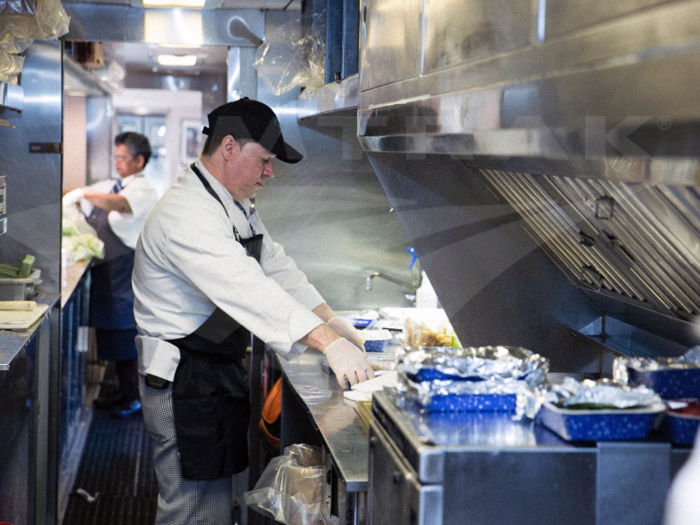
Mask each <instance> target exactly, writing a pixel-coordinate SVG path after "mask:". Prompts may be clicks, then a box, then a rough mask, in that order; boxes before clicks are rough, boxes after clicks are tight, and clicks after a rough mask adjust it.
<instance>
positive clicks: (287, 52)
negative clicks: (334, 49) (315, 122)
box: [253, 12, 326, 98]
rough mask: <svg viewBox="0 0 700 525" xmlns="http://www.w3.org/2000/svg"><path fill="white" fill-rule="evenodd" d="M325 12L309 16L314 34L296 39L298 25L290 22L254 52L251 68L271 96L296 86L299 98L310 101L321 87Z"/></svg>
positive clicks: (323, 71) (297, 22) (323, 65)
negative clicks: (262, 81) (263, 80)
mask: <svg viewBox="0 0 700 525" xmlns="http://www.w3.org/2000/svg"><path fill="white" fill-rule="evenodd" d="M325 19H326V17H325V12H324V13H318V14H315V15H314V16H313V27H314V29H315V31H313V32H310V33H309V34H308V35H306V36H303V37H301V38H300V37H299V28H300V27H301V21H300V19H299V18H296V19H294V20H290V21H289V22H287V23H285V24H282V25H281V26H280V27H279V28H277V29H276V30H275V31H274V32H273V33H272V34H271V35H270V36H268V37H267V39H266V40H265V43H264V44H263V45H261V46H260V48H258V51H257V53H256V55H255V62H253V67H255V69H256V70H257V71H258V73H260V75H261V76H262V77H263V78H264V79H265V81H266V82H267V83H268V85H269V86H270V89H271V91H272V92H273V93H274V94H275V95H281V94H282V93H286V92H287V91H289V90H291V89H293V88H295V87H297V86H299V87H303V88H306V89H305V90H304V91H303V92H302V94H301V97H302V98H310V97H311V96H312V95H313V93H314V92H315V91H316V90H318V89H319V88H321V87H323V85H324V84H325V74H326V73H325V72H326V43H325Z"/></svg>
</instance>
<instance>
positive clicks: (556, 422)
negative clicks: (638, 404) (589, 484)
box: [535, 403, 666, 441]
mask: <svg viewBox="0 0 700 525" xmlns="http://www.w3.org/2000/svg"><path fill="white" fill-rule="evenodd" d="M665 410H666V407H665V405H663V404H661V403H657V404H655V405H652V406H650V407H647V408H637V409H625V410H619V409H618V410H571V409H564V408H559V407H557V406H555V405H552V404H551V403H544V404H543V405H542V408H540V410H539V412H538V413H537V416H535V419H537V420H538V421H539V422H540V423H542V424H543V425H544V426H546V427H547V428H548V429H550V430H551V431H553V432H554V433H555V434H557V435H558V436H560V437H561V438H562V439H565V440H566V441H620V440H626V439H644V438H645V437H647V435H648V434H649V432H650V431H651V429H652V427H653V426H654V421H655V420H656V418H657V417H659V416H660V414H663V413H664V411H665Z"/></svg>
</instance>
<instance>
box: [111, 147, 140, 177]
mask: <svg viewBox="0 0 700 525" xmlns="http://www.w3.org/2000/svg"><path fill="white" fill-rule="evenodd" d="M114 167H115V169H116V170H117V173H118V174H119V176H120V177H122V178H123V177H128V176H129V175H133V174H134V173H138V172H139V171H141V170H142V169H143V157H142V156H140V155H139V156H137V157H136V158H135V159H134V158H133V157H132V156H131V153H130V152H129V148H127V147H126V146H125V145H124V144H118V145H117V146H115V147H114Z"/></svg>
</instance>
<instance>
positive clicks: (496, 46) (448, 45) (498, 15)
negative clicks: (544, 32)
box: [423, 0, 533, 73]
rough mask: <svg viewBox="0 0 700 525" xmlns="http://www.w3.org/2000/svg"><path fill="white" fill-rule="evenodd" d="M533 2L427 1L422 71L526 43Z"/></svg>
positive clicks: (531, 18) (506, 0)
mask: <svg viewBox="0 0 700 525" xmlns="http://www.w3.org/2000/svg"><path fill="white" fill-rule="evenodd" d="M531 5H532V3H531V2H513V1H511V0H495V1H494V0H469V1H466V2H465V1H464V0H447V1H445V0H426V1H425V21H424V27H423V73H427V72H430V71H435V70H437V69H442V68H445V67H450V66H455V65H459V64H463V63H465V62H468V61H470V60H474V59H477V58H482V57H484V56H488V55H491V54H494V53H500V52H502V51H507V50H511V49H515V48H518V47H523V46H526V45H528V44H529V43H530V34H531V32H532V31H531V27H532V20H533V17H532V13H531Z"/></svg>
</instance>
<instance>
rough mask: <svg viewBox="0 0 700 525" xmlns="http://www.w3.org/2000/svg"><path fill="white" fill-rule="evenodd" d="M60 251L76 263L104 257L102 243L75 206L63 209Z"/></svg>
mask: <svg viewBox="0 0 700 525" xmlns="http://www.w3.org/2000/svg"><path fill="white" fill-rule="evenodd" d="M61 249H62V250H65V251H66V253H67V254H70V255H71V257H72V258H74V259H75V260H76V261H79V260H81V259H88V258H92V257H96V258H98V259H102V258H103V257H104V253H105V245H104V242H102V241H101V240H100V238H99V237H98V236H97V232H95V229H94V228H93V227H92V226H90V224H88V222H87V219H85V216H84V215H83V214H82V213H81V212H80V210H78V208H76V207H75V206H65V207H64V208H63V219H62V239H61Z"/></svg>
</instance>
